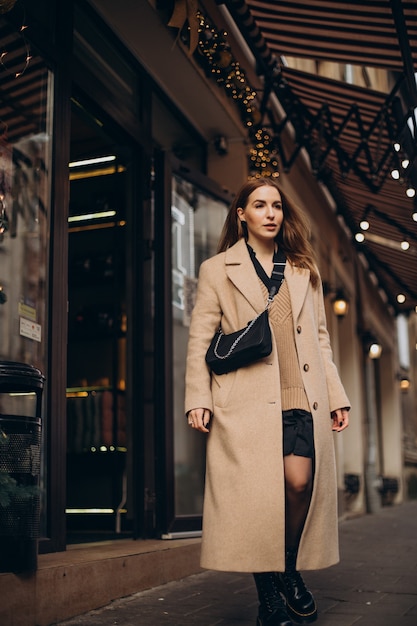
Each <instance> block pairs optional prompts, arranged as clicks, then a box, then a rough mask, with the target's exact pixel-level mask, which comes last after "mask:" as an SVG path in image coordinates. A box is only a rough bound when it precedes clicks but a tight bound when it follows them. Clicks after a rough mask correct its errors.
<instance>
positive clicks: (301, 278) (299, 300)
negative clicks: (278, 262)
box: [284, 262, 310, 321]
mask: <svg viewBox="0 0 417 626" xmlns="http://www.w3.org/2000/svg"><path fill="white" fill-rule="evenodd" d="M284 276H285V280H286V281H287V284H288V291H289V292H290V299H291V308H292V315H293V319H294V321H295V320H297V319H298V316H299V315H300V312H301V309H302V307H303V304H304V300H305V297H306V294H307V289H308V286H309V284H310V271H309V270H307V269H302V268H299V267H294V266H293V265H291V264H290V263H288V262H287V265H286V266H285V272H284Z"/></svg>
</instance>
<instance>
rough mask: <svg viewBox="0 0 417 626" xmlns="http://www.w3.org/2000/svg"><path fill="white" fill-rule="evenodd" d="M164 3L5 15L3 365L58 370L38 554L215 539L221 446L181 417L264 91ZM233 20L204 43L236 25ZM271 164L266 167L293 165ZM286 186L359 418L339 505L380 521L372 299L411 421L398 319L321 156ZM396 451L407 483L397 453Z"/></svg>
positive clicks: (42, 4)
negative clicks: (373, 427) (205, 264)
mask: <svg viewBox="0 0 417 626" xmlns="http://www.w3.org/2000/svg"><path fill="white" fill-rule="evenodd" d="M153 4H154V3H150V2H148V1H147V0H143V2H141V3H140V19H139V18H137V20H138V21H137V22H134V20H133V19H132V20H129V15H130V14H132V15H133V14H134V15H136V14H137V6H136V4H135V6H133V5H132V6H130V5H129V6H128V7H127V9H129V10H127V9H126V10H127V13H126V14H123V15H122V12H114V11H113V6H112V5H113V3H111V2H110V1H109V2H107V1H106V2H105V1H104V0H103V1H101V2H98V1H97V2H85V1H81V0H80V1H74V2H73V3H71V2H68V3H60V2H56V1H55V0H37V1H36V2H35V3H33V2H29V0H18V2H17V3H16V5H15V7H14V8H13V9H12V10H11V11H7V12H5V13H4V15H1V16H0V43H1V50H2V51H3V52H2V54H1V62H0V78H1V83H0V133H1V135H0V183H1V188H0V192H1V196H2V199H1V204H0V360H13V361H22V362H24V363H28V364H32V365H34V366H36V367H38V368H39V369H40V370H41V371H42V372H43V373H44V375H45V377H46V386H45V389H44V402H43V420H42V433H43V454H42V473H41V483H42V484H41V487H42V513H41V542H40V551H41V552H53V551H63V550H65V548H66V546H67V545H68V544H73V543H77V544H78V543H83V542H97V541H101V540H103V539H112V540H113V539H114V540H117V539H119V538H151V537H152V538H154V537H156V538H166V539H170V538H177V537H193V536H196V535H197V536H198V535H199V533H200V531H201V514H202V494H203V481H204V460H205V459H204V440H203V438H201V437H196V434H195V433H193V432H191V431H190V430H189V429H187V428H186V425H185V420H184V416H183V406H182V404H183V385H184V364H185V349H186V343H187V332H188V330H187V329H188V324H189V316H190V311H191V308H192V302H193V295H194V292H195V285H196V279H197V275H198V268H199V266H200V264H201V262H202V261H203V260H204V259H205V258H207V257H208V256H211V255H212V254H214V253H215V251H216V245H217V239H218V236H219V233H220V230H221V227H222V224H223V221H224V217H225V213H226V210H227V207H228V205H229V203H230V199H231V192H232V191H233V190H235V189H237V187H238V186H239V185H240V184H241V182H242V181H243V180H245V178H246V176H247V173H248V169H249V168H248V152H249V150H248V145H249V141H248V128H249V129H250V127H251V125H253V123H254V120H256V115H257V114H258V111H257V110H256V109H255V108H254V107H252V106H251V104H250V98H251V97H252V96H251V93H252V91H251V89H250V86H249V84H248V85H246V86H245V87H244V89H245V90H246V91H245V95H244V97H242V98H241V99H242V102H246V104H245V105H244V107H243V109H241V110H240V111H239V108H238V107H237V106H236V99H237V97H236V98H235V95H234V92H233V90H232V87H233V89H235V87H234V86H233V85H232V86H231V89H229V86H228V84H227V83H225V84H223V83H221V82H219V83H218V84H216V82H211V83H210V78H211V70H210V68H209V67H208V65H207V64H206V66H205V69H204V70H202V69H201V67H200V66H199V67H197V65H196V62H195V61H194V60H193V59H192V58H191V56H190V57H189V58H187V56H186V52H185V51H184V50H183V49H180V48H179V46H178V45H175V37H174V35H173V33H172V31H170V30H169V29H168V28H167V26H166V24H167V22H168V19H169V10H168V9H166V10H165V13H166V14H165V13H164V16H163V17H164V19H163V21H162V18H161V11H162V12H163V10H162V9H159V8H158V7H159V5H158V7H157V8H156V9H155V7H154V6H153ZM161 4H163V3H161ZM34 5H35V9H34V8H33V7H34ZM164 6H165V5H164ZM93 7H94V9H93ZM168 8H169V7H168ZM171 8H172V7H171ZM158 10H159V13H158ZM214 11H215V8H213V12H214ZM135 12H136V13H135ZM110 18H111V19H110ZM135 19H136V18H135ZM216 20H218V25H217V26H216V29H214V28H213V30H211V29H210V28H209V27H207V28H206V31H207V32H206V38H207V41H209V40H210V38H211V37H214V36H217V33H220V34H221V33H222V29H223V24H222V15H221V12H218V13H217V14H216ZM110 24H111V27H110ZM162 24H163V27H162V26H161V25H162ZM230 40H232V35H230ZM156 42H157V45H156ZM228 42H229V40H228ZM228 46H229V43H227V46H224V47H223V48H222V52H223V53H224V58H223V57H219V59H217V61H216V62H217V65H216V68H217V69H216V71H217V70H218V71H219V75H221V71H222V69H221V68H222V65H221V64H222V63H223V62H226V61H227V63H230V62H231V53H230V50H229V47H228ZM236 49H238V48H236ZM210 54H211V53H210ZM210 58H211V57H210ZM225 59H226V61H225ZM211 61H212V58H211ZM233 63H235V61H233ZM236 63H237V61H236ZM245 69H246V70H247V72H248V74H250V73H251V72H252V74H254V69H253V67H252V68H251V67H250V64H249V62H248V65H247V67H246V68H245ZM209 70H210V71H209ZM234 72H235V73H234V79H235V80H236V81H237V83H238V85H240V84H242V81H243V82H244V72H243V70H242V71H241V69H239V65H238V64H235V65H234ZM251 77H252V76H251ZM219 80H220V79H219ZM219 85H221V87H222V90H220V89H219ZM238 88H240V87H239V86H238ZM242 93H243V91H242V92H240V95H239V97H240V96H241V94H242ZM245 98H246V100H245ZM242 110H243V118H242ZM252 139H253V137H252ZM263 139H264V138H263ZM287 140H288V141H290V140H291V141H292V139H291V137H288V138H287V137H285V136H284V134H283V142H285V141H287ZM262 152H263V151H262V150H261V149H259V147H258V149H257V150H255V149H253V150H252V153H251V154H252V159H253V162H255V161H256V162H257V160H258V161H259V163H258V164H260V167H263V166H266V165H267V164H268V163H270V164H272V165H271V167H272V168H275V170H276V167H277V166H276V163H275V164H274V162H273V156H272V155H270V154H269V153H268V152H267V151H266V152H264V153H263V154H262ZM266 154H268V159H270V160H269V161H267V158H266V156H265V155H266ZM284 178H285V179H284ZM282 184H283V185H284V186H285V187H286V189H288V190H289V192H290V194H291V195H293V196H294V197H295V199H296V200H297V201H299V203H300V204H301V205H304V206H307V207H308V211H309V214H310V216H314V223H313V235H314V243H315V248H316V251H317V256H318V260H319V264H320V269H321V273H322V276H323V280H324V281H325V283H326V286H327V287H328V289H329V291H328V292H327V293H326V294H325V295H326V306H327V309H328V311H327V312H328V322H329V330H330V334H331V336H332V343H333V346H334V350H335V359H336V362H337V363H338V365H339V366H340V370H341V373H342V378H343V379H344V381H345V382H346V385H347V389H348V395H350V396H351V397H352V399H353V404H354V407H353V411H352V412H353V413H354V414H355V415H357V416H359V419H357V420H356V421H355V422H354V423H353V425H352V428H350V429H349V432H348V433H347V434H346V437H345V439H344V441H345V442H346V444H342V443H341V441H338V442H337V444H336V445H337V457H338V482H339V490H340V496H341V511H342V512H343V509H344V507H345V506H346V507H350V510H352V511H354V512H355V513H358V512H363V510H364V478H363V472H364V467H363V465H364V461H363V458H364V455H365V451H364V447H365V446H366V441H365V439H366V437H365V436H364V431H365V426H366V425H365V426H364V420H362V415H365V414H366V408H365V404H366V399H365V393H366V390H364V386H365V383H364V380H365V372H364V371H363V368H364V365H363V363H364V355H363V353H362V346H361V337H359V336H358V332H357V329H358V315H360V311H361V306H362V304H363V303H362V302H361V301H360V291H361V289H362V292H363V293H365V291H366V292H367V297H368V298H370V299H372V300H373V306H372V310H371V309H369V313H367V315H368V319H367V320H366V321H367V323H369V324H374V325H376V326H377V327H378V323H377V320H378V319H379V320H382V321H383V322H384V323H382V322H381V321H380V322H379V324H380V326H381V328H378V330H379V331H380V332H381V336H383V337H385V345H386V348H387V349H386V352H385V354H386V356H385V357H384V358H385V359H386V367H385V370H384V377H385V378H383V379H382V380H383V381H384V382H386V384H385V385H383V387H384V389H385V390H386V391H385V392H384V393H386V397H385V398H384V402H381V400H380V398H379V399H378V402H379V403H380V405H379V407H378V410H380V412H381V414H382V416H383V421H385V422H388V421H389V415H388V410H389V411H390V412H391V414H394V415H395V416H396V419H395V423H396V424H397V423H398V420H397V412H398V406H397V404H398V398H397V396H396V395H395V393H394V392H393V391H392V387H390V384H389V383H390V376H391V373H392V371H393V370H394V369H395V367H396V365H395V363H396V360H395V359H396V357H395V341H394V339H393V333H392V332H391V328H392V327H393V323H392V322H393V321H392V318H391V317H390V315H389V314H388V313H387V312H386V310H385V308H384V305H383V303H382V301H379V300H378V297H377V296H376V290H375V294H373V291H372V290H373V289H374V286H372V285H371V283H370V282H369V280H368V282H366V280H365V279H364V278H363V276H364V275H366V273H367V272H366V270H364V269H363V268H362V267H361V266H360V263H358V258H357V255H356V254H355V250H354V248H353V246H352V245H351V244H350V243H349V242H348V239H347V236H346V232H345V231H344V230H343V228H341V227H340V224H339V222H338V219H337V216H336V213H335V210H334V206H332V201H331V200H329V197H328V194H326V193H325V192H324V191H323V188H322V186H320V185H319V184H318V183H317V180H316V179H315V178H314V175H313V174H312V172H311V168H310V167H309V165H308V163H307V160H306V158H305V155H303V154H302V155H301V156H300V157H299V158H298V160H297V164H296V166H294V167H293V168H292V170H291V172H288V175H287V176H285V177H283V180H282ZM357 272H358V273H359V274H361V276H362V278H361V281H358V280H357V274H356V273H357ZM360 282H362V286H361V287H360V288H359V287H358V285H359V283H360ZM340 287H343V288H344V289H345V291H346V292H347V293H348V294H349V295H350V300H351V307H350V313H349V315H348V316H347V317H346V318H345V319H343V320H342V319H337V318H336V317H335V316H334V314H333V312H332V309H331V307H330V302H331V297H332V296H333V295H334V294H335V292H336V291H337V290H338V289H339V288H340ZM369 294H373V295H372V296H369ZM355 303H357V306H356V307H355ZM381 311H382V313H381ZM359 321H361V320H359ZM388 354H389V355H390V356H389V357H388V356H387V355H388ZM378 391H379V390H378ZM379 395H380V396H381V397H382V396H383V394H382V392H381V393H380V394H379ZM1 410H2V407H0V411H1ZM378 428H379V436H380V437H381V441H382V435H381V433H382V431H383V428H382V426H381V425H380V426H379V427H378ZM397 430H398V429H397ZM395 435H396V437H397V438H400V433H399V432H395ZM345 448H346V450H349V453H347V452H346V453H345ZM379 448H380V456H381V459H382V457H383V444H382V442H381V443H380V444H379ZM352 451H353V452H352ZM386 456H387V455H386ZM390 458H391V459H394V461H393V463H391V467H390V470H389V471H390V472H391V473H392V474H393V475H394V474H395V475H398V474H399V472H400V471H401V468H400V464H401V458H400V447H399V444H398V446H397V447H396V452H395V455H391V457H390ZM373 469H375V468H373ZM378 469H379V470H380V471H382V469H383V463H382V461H381V462H380V463H379V468H378ZM346 476H353V477H355V480H356V483H355V484H356V487H357V490H356V491H353V492H352V493H349V492H348V490H347V489H346ZM343 499H345V501H343Z"/></svg>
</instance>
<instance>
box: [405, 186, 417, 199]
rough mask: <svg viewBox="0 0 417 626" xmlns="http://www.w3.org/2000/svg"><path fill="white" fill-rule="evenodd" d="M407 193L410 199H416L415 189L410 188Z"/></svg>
mask: <svg viewBox="0 0 417 626" xmlns="http://www.w3.org/2000/svg"><path fill="white" fill-rule="evenodd" d="M405 193H406V195H407V196H408V197H409V198H414V196H415V195H416V190H415V189H414V187H408V189H406V191H405Z"/></svg>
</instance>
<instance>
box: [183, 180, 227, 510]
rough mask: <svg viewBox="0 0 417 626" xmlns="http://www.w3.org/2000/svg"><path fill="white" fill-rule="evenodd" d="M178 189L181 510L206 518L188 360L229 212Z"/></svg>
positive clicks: (195, 192) (200, 194) (187, 186)
mask: <svg viewBox="0 0 417 626" xmlns="http://www.w3.org/2000/svg"><path fill="white" fill-rule="evenodd" d="M172 188H173V192H172V206H171V224H172V311H173V325H174V328H173V333H172V335H173V376H174V381H173V382H174V384H173V388H174V393H173V395H174V463H175V498H176V502H175V507H176V515H177V516H178V515H201V514H202V505H203V487H204V469H205V438H204V437H199V436H198V435H197V433H195V432H193V431H191V429H189V428H187V425H186V420H185V419H184V375H185V359H186V350H187V342H188V326H189V322H190V314H191V311H192V307H193V304H194V297H195V290H196V286H197V277H198V271H199V267H200V265H201V263H202V261H204V260H205V259H207V258H209V257H210V256H213V255H214V254H216V251H217V243H218V239H219V236H220V232H221V229H222V227H223V223H224V220H225V217H226V213H227V207H226V205H225V204H224V202H221V201H219V200H216V199H215V198H213V197H212V196H210V195H209V194H207V193H205V192H204V191H203V190H201V189H199V188H198V187H196V186H195V185H193V184H192V183H190V182H188V181H185V180H183V179H181V178H180V177H177V176H175V177H174V179H173V187H172Z"/></svg>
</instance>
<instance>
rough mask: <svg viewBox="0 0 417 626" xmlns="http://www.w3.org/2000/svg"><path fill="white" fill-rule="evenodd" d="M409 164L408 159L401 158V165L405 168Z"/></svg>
mask: <svg viewBox="0 0 417 626" xmlns="http://www.w3.org/2000/svg"><path fill="white" fill-rule="evenodd" d="M409 165H410V161H409V160H408V159H403V160H402V161H401V166H402V167H403V168H404V169H406V168H407V167H408V166H409Z"/></svg>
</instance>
